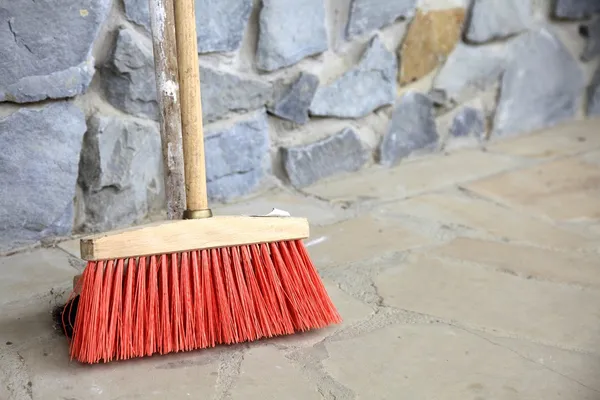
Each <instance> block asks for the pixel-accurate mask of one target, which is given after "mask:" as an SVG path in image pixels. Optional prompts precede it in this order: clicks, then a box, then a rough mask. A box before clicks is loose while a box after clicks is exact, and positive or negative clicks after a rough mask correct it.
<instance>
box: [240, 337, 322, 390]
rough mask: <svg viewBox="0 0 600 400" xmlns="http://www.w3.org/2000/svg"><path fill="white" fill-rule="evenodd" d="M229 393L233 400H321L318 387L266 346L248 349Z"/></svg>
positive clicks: (279, 353) (278, 353) (273, 349)
mask: <svg viewBox="0 0 600 400" xmlns="http://www.w3.org/2000/svg"><path fill="white" fill-rule="evenodd" d="M230 393H231V398H232V399H234V400H252V399H256V400H258V399H261V400H271V399H272V400H280V399H290V400H292V399H298V400H305V399H306V400H310V399H315V400H317V399H321V396H320V395H319V392H318V390H317V387H316V386H315V385H314V384H312V383H311V382H309V381H308V380H306V378H304V377H303V376H302V374H301V373H300V371H299V370H298V369H297V368H296V367H294V366H293V365H292V364H291V363H290V361H288V360H287V359H286V358H285V357H284V356H283V354H282V353H281V352H280V351H279V350H277V349H275V348H273V347H265V346H255V347H251V348H250V350H248V351H247V353H246V354H245V355H244V361H243V362H242V365H241V368H240V375H239V376H238V378H237V380H236V383H235V384H234V386H233V388H231V391H230Z"/></svg>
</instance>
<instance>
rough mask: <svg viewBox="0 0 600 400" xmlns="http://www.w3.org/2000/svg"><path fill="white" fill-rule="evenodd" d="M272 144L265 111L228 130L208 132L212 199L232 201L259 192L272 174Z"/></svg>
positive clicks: (207, 149) (208, 160)
mask: <svg viewBox="0 0 600 400" xmlns="http://www.w3.org/2000/svg"><path fill="white" fill-rule="evenodd" d="M270 145H271V144H270V139H269V127H268V125H267V116H266V113H265V112H264V111H261V112H259V113H257V114H256V115H255V116H253V117H252V118H250V119H247V120H245V121H242V122H239V123H236V124H235V125H233V126H231V127H229V128H226V129H220V130H211V129H208V130H207V133H206V138H205V140H204V146H205V151H206V180H207V186H208V196H209V198H210V199H211V200H214V201H229V200H231V199H233V198H236V197H240V196H245V195H248V194H250V193H252V192H253V191H255V190H257V189H258V188H259V187H260V186H261V185H262V184H263V182H264V181H265V179H266V178H267V176H268V175H269V174H270V172H271V157H270V153H269V149H270Z"/></svg>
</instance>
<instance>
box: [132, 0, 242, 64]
mask: <svg viewBox="0 0 600 400" xmlns="http://www.w3.org/2000/svg"><path fill="white" fill-rule="evenodd" d="M124 3H125V16H126V17H127V19H128V20H130V21H131V22H133V23H136V24H138V25H140V26H143V27H144V28H146V30H147V31H150V13H149V4H148V0H124ZM195 7H196V34H197V38H198V53H211V52H218V51H225V52H228V51H235V50H237V49H239V48H240V46H241V44H242V39H243V37H244V31H245V30H246V26H247V25H248V19H249V18H250V13H251V11H252V0H196V1H195Z"/></svg>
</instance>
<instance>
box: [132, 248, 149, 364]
mask: <svg viewBox="0 0 600 400" xmlns="http://www.w3.org/2000/svg"><path fill="white" fill-rule="evenodd" d="M146 273H147V271H146V257H140V259H139V261H138V267H137V280H136V285H135V293H134V303H133V304H134V311H135V312H134V319H133V320H134V321H135V322H134V324H135V325H134V326H133V328H134V332H133V339H132V347H133V353H134V354H135V355H136V356H138V357H140V356H143V355H144V354H145V353H146V343H145V339H146V314H147V310H146V296H147V291H146Z"/></svg>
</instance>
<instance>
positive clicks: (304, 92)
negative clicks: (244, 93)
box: [269, 72, 319, 124]
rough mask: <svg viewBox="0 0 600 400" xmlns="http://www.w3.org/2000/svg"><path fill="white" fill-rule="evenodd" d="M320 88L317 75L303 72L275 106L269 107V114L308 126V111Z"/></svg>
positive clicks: (275, 101)
mask: <svg viewBox="0 0 600 400" xmlns="http://www.w3.org/2000/svg"><path fill="white" fill-rule="evenodd" d="M318 86H319V78H318V77H317V76H316V75H313V74H309V73H307V72H302V73H301V74H300V76H299V77H298V79H296V80H295V81H294V82H293V83H292V84H291V85H289V86H288V87H287V88H285V89H284V90H282V92H281V93H280V94H279V95H278V96H277V98H276V99H275V100H274V104H273V105H272V106H270V107H269V112H270V113H271V114H273V115H276V116H278V117H279V118H283V119H286V120H288V121H292V122H295V123H297V124H306V123H307V122H308V109H309V107H310V103H311V102H312V100H313V98H314V96H315V93H316V91H317V87H318Z"/></svg>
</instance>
